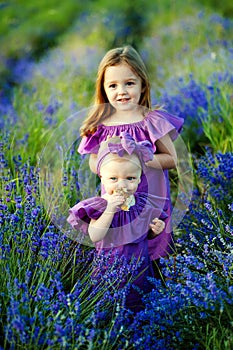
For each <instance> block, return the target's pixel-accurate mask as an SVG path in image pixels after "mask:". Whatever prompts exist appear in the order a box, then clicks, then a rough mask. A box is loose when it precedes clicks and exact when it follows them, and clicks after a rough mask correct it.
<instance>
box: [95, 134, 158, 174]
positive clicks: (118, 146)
mask: <svg viewBox="0 0 233 350" xmlns="http://www.w3.org/2000/svg"><path fill="white" fill-rule="evenodd" d="M109 153H113V154H117V155H118V156H119V157H123V156H124V154H125V153H127V154H129V155H131V154H133V153H134V154H136V155H137V156H138V158H139V160H140V162H141V164H142V167H143V166H144V163H145V162H148V161H149V160H152V159H153V155H154V153H153V149H152V144H151V143H150V142H149V141H140V142H136V141H135V140H134V138H133V137H132V136H131V135H130V134H128V133H126V132H122V133H121V134H120V143H111V142H109V143H108V146H107V149H106V150H104V151H103V152H102V153H101V154H100V155H99V157H98V160H97V173H98V174H99V173H100V166H101V164H102V162H103V160H104V158H105V157H106V156H107V155H108V154H109Z"/></svg>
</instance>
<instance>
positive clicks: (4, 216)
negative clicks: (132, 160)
mask: <svg viewBox="0 0 233 350" xmlns="http://www.w3.org/2000/svg"><path fill="white" fill-rule="evenodd" d="M68 3H70V4H71V3H73V2H72V1H70V2H69V1H68ZM104 3H105V2H104V1H101V2H100V3H99V4H98V3H93V4H92V2H91V1H87V3H86V7H85V6H84V5H83V7H82V6H80V7H77V8H74V9H73V11H68V9H67V13H66V16H68V13H69V15H70V16H71V14H72V13H73V12H74V11H76V13H77V15H76V16H73V15H72V24H71V25H70V26H69V27H68V25H67V22H66V23H65V21H64V28H63V29H62V30H61V31H58V32H57V37H56V40H55V39H54V40H53V42H52V43H51V45H49V44H48V47H45V48H44V50H43V52H41V53H40V55H38V53H37V54H35V52H36V50H35V49H34V48H33V45H32V42H33V43H34V41H33V40H32V37H31V36H30V35H32V34H31V33H33V30H32V27H30V28H29V30H28V32H27V31H26V32H25V33H24V32H20V31H19V33H18V37H17V36H16V37H15V35H16V32H14V33H13V34H12V36H11V35H10V32H9V35H8V36H7V37H6V40H5V42H4V41H3V43H4V50H3V51H2V52H1V53H0V64H1V70H0V72H2V77H3V78H1V88H0V89H1V90H0V126H1V134H0V175H1V184H0V193H1V197H0V198H1V199H0V201H1V202H0V227H1V228H0V261H1V285H0V296H1V299H0V310H1V323H0V331H1V334H0V349H7V350H8V349H10V350H11V349H25V350H34V349H46V350H47V349H52V350H58V349H62V350H63V349H67V350H69V349H72V350H73V349H75V350H76V349H82V350H91V349H93V350H100V349H101V350H105V349H107V350H111V349H112V350H113V349H119V350H120V349H121V350H123V349H137V350H143V349H154V350H178V349H179V350H182V349H184V350H189V349H190V350H191V349H192V350H197V349H198V350H199V349H201V350H231V349H233V335H232V334H233V222H232V212H233V127H232V126H233V18H232V17H233V16H231V15H230V14H229V15H228V16H227V15H226V13H224V12H223V11H222V12H221V8H213V7H204V5H203V4H201V2H200V3H199V2H197V1H193V0H189V1H187V3H186V4H183V2H181V1H180V0H179V1H177V5H176V6H175V5H174V4H173V3H172V2H170V1H168V0H166V1H164V2H162V3H161V4H160V2H159V1H158V3H157V4H156V3H151V2H150V4H149V3H148V6H147V8H144V7H143V6H142V3H141V1H139V0H136V1H135V3H134V8H132V5H129V4H128V3H127V2H126V3H125V4H122V2H120V1H117V0H114V1H113V2H112V3H111V6H110V4H107V3H106V4H105V5H106V6H105V7H104V6H103V4H104ZM205 3H207V2H205ZM226 3H227V2H226ZM119 4H120V5H121V6H119ZM172 4H173V6H172ZM84 7H85V8H84ZM6 9H7V7H6ZM3 10H4V8H3V7H2V11H3ZM54 11H55V10H54ZM55 12H56V11H55ZM57 13H59V14H60V12H59V11H57ZM133 15H134V16H133ZM60 16H61V15H60ZM64 18H65V12H64ZM67 18H68V17H67ZM59 21H61V20H60V19H59ZM69 21H70V23H71V17H69ZM39 22H40V21H39ZM41 23H42V21H41ZM135 23H139V24H138V26H133V24H134V25H135ZM35 25H37V26H39V24H35ZM30 26H33V22H32V23H30ZM34 30H35V28H34ZM28 33H30V35H29V34H28ZM13 35H14V40H15V41H14V40H13V39H12V38H13ZM27 35H28V36H27ZM46 35H47V37H48V34H46ZM19 38H21V39H19ZM22 38H24V39H25V40H23V39H22ZM11 39H12V40H11ZM125 42H128V43H130V44H133V45H135V46H136V47H137V49H138V51H139V52H140V54H141V55H142V57H143V59H144V60H145V63H146V65H147V67H148V71H149V75H150V79H151V86H152V101H153V104H154V105H156V104H160V105H163V106H164V108H165V109H166V110H168V111H169V112H171V113H173V114H175V115H178V116H181V117H182V118H184V119H185V123H184V128H183V131H182V134H181V139H180V140H178V144H177V150H178V157H180V159H179V167H178V169H177V170H174V171H172V172H171V175H170V177H171V190H172V199H173V203H174V208H175V210H174V219H176V218H178V219H177V222H176V225H175V230H174V235H175V239H176V252H175V253H174V254H173V255H171V256H170V257H169V258H167V259H162V260H161V264H162V272H163V276H164V281H161V280H160V279H153V280H151V283H152V285H153V290H152V292H150V293H148V294H144V295H143V303H144V306H145V308H144V310H143V311H140V312H139V313H137V314H136V315H132V313H131V311H130V310H127V309H126V307H125V298H126V295H127V293H128V291H129V287H130V283H131V282H130V281H129V282H128V285H126V287H125V288H124V289H122V288H121V289H120V288H117V285H118V284H119V283H120V280H121V278H123V277H124V276H126V275H127V274H128V273H129V271H132V281H133V278H134V277H135V276H136V275H137V264H136V263H134V262H133V261H132V263H131V265H130V266H129V265H128V264H126V263H125V261H124V259H123V258H122V259H116V261H115V263H114V265H112V266H111V268H109V270H107V271H106V270H104V267H105V265H106V264H107V263H108V261H107V260H108V259H107V258H106V256H102V257H101V256H100V257H98V258H97V257H96V256H95V253H94V249H93V247H91V246H90V245H88V244H85V242H84V244H81V243H80V242H79V241H77V240H75V239H73V238H71V236H70V235H69V234H68V231H67V226H66V224H65V223H64V222H65V218H66V214H67V212H66V209H67V208H68V207H69V206H71V205H74V204H75V203H76V202H77V201H78V200H80V199H82V198H83V197H85V196H88V195H89V192H90V190H91V189H90V184H91V183H92V184H93V178H92V177H91V178H90V174H89V170H88V166H87V162H86V160H85V159H83V157H81V156H79V155H78V153H77V152H76V149H77V145H78V142H79V141H80V138H79V132H78V127H79V126H80V123H81V122H82V120H83V118H84V117H85V113H86V111H87V110H88V108H89V107H90V106H91V103H92V96H93V92H94V83H95V75H96V71H97V66H98V63H99V61H100V59H101V58H102V56H103V54H104V53H105V52H106V50H108V49H109V48H110V47H112V46H114V45H118V44H119V45H121V44H122V43H125ZM37 45H38V43H37ZM15 47H16V49H15ZM28 48H30V49H28ZM14 50H15V51H14ZM30 50H34V51H33V53H34V54H33V55H29V54H28V52H29V51H30ZM41 50H42V49H41ZM16 52H17V55H16ZM19 52H20V54H19ZM10 55H12V56H10ZM12 57H13V58H12ZM179 145H181V152H180V153H179V150H180V148H179V147H180V146H179ZM80 169H82V171H81V172H80ZM45 170H46V171H47V173H46V172H45ZM49 171H51V174H52V176H51V178H50V177H49V176H47V175H48V174H49ZM51 174H50V175H51ZM95 181H96V180H95V179H94V185H95ZM94 187H95V186H94ZM181 202H182V203H181ZM180 203H181V204H180ZM93 262H94V264H96V266H97V265H98V271H99V274H100V275H101V274H102V278H101V283H99V278H98V276H96V280H95V279H93V276H92V269H93ZM101 269H103V271H104V272H103V271H102V270H101Z"/></svg>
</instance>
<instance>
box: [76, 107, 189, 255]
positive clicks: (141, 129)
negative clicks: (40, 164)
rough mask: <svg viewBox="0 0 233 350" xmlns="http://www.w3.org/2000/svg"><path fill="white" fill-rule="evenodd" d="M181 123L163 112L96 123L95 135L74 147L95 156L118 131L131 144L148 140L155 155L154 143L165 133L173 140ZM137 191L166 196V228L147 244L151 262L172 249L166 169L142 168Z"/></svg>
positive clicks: (170, 209) (170, 210)
mask: <svg viewBox="0 0 233 350" xmlns="http://www.w3.org/2000/svg"><path fill="white" fill-rule="evenodd" d="M183 122H184V120H183V119H182V118H178V117H176V116H173V115H171V114H169V113H167V112H165V111H163V110H154V111H150V112H149V113H148V114H147V115H146V116H145V118H144V119H143V120H142V121H139V122H135V123H131V124H121V125H113V126H107V125H104V124H100V125H98V127H97V130H96V131H95V133H93V134H92V135H89V136H84V137H83V138H82V140H81V143H80V145H79V148H78V152H79V153H80V154H91V153H94V154H97V153H98V149H99V145H100V143H101V142H102V141H105V140H106V139H107V137H108V136H110V137H112V136H119V135H120V134H121V133H122V132H127V133H128V134H130V135H131V136H132V137H133V138H134V139H135V141H137V142H139V141H145V140H148V141H150V142H151V143H152V144H153V148H154V152H155V153H156V146H155V142H156V141H157V140H159V139H160V138H162V137H163V136H165V135H167V134H169V135H170V137H171V139H172V140H175V139H176V138H177V136H178V134H179V132H180V131H181V128H182V125H183ZM138 192H144V193H149V194H152V195H155V196H159V197H167V200H166V202H165V205H164V208H163V210H164V211H165V212H166V214H167V219H166V220H165V222H166V227H165V229H164V231H163V232H162V233H161V234H160V235H159V236H158V237H156V239H153V240H150V241H149V255H150V258H151V260H156V259H159V258H160V257H162V256H166V255H167V254H168V253H171V252H172V250H173V237H172V226H171V212H172V207H171V199H170V186H169V178H168V171H167V170H162V169H161V170H160V169H154V168H152V167H146V169H145V170H144V175H142V180H141V183H140V184H139V186H138Z"/></svg>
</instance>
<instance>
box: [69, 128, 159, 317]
mask: <svg viewBox="0 0 233 350" xmlns="http://www.w3.org/2000/svg"><path fill="white" fill-rule="evenodd" d="M152 159H153V150H152V147H151V144H150V143H149V142H147V141H144V142H140V143H136V142H135V141H134V140H133V138H132V137H131V136H130V135H129V134H127V133H122V134H121V136H120V137H114V138H110V139H108V140H107V141H106V142H103V143H102V144H101V146H100V150H99V152H98V155H97V172H98V174H99V176H100V179H101V183H102V185H103V187H104V189H105V194H104V195H102V197H92V198H89V199H86V200H83V201H81V202H79V203H78V204H76V205H75V206H74V207H73V208H71V209H70V211H69V212H70V215H69V217H68V222H69V223H70V224H71V225H72V227H73V228H75V229H77V230H79V231H81V232H82V233H84V234H88V235H89V236H90V238H91V240H92V242H94V243H95V247H96V250H97V253H99V254H102V253H104V254H107V255H108V256H109V254H110V255H111V258H110V261H109V262H110V264H111V262H113V260H114V259H115V257H116V256H124V257H125V258H126V259H127V261H128V262H130V261H132V258H133V257H134V258H136V261H138V262H139V261H140V266H139V270H138V271H137V272H138V277H137V278H136V280H135V281H134V285H136V286H137V287H139V288H140V289H142V290H143V291H148V290H149V289H148V288H149V282H148V280H147V277H148V276H151V277H152V276H153V269H152V266H151V261H150V259H149V254H148V238H151V237H155V238H153V239H157V238H158V237H159V236H158V235H159V233H160V232H161V231H162V230H163V229H164V226H165V224H164V222H163V221H162V220H159V219H158V217H161V218H165V217H166V214H165V213H164V212H163V211H162V209H161V208H162V207H163V206H164V200H165V199H163V198H159V197H156V196H150V195H148V194H145V193H142V192H136V191H137V188H138V185H139V183H140V181H141V174H142V168H143V167H144V163H145V162H147V161H149V160H152ZM122 285H124V282H122V283H121V286H122ZM139 303H140V296H139V293H138V292H137V291H136V290H135V289H132V290H131V292H130V294H129V296H128V299H127V300H126V305H127V306H128V307H130V308H131V309H134V310H137V311H138V306H139ZM135 308H136V309H135Z"/></svg>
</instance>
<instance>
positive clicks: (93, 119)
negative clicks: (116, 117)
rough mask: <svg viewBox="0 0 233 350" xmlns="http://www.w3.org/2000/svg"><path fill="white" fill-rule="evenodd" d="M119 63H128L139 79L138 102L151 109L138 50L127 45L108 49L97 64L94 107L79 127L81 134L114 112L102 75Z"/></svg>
mask: <svg viewBox="0 0 233 350" xmlns="http://www.w3.org/2000/svg"><path fill="white" fill-rule="evenodd" d="M121 63H126V64H128V66H129V67H130V68H131V69H132V71H133V72H134V73H135V74H136V75H137V76H138V77H139V78H140V79H141V82H142V94H141V99H140V101H139V104H140V105H141V106H144V107H146V108H148V109H151V96H150V82H149V77H148V73H147V70H146V66H145V64H144V62H143V60H142V58H141V57H140V55H139V54H138V52H137V51H136V50H135V49H134V48H133V47H132V46H129V45H127V46H123V47H118V48H115V49H112V50H109V51H108V52H107V53H106V55H105V56H104V57H103V59H102V61H101V62H100V64H99V68H98V73H97V79H96V88H95V97H94V107H93V108H92V109H91V111H90V113H89V115H88V117H87V118H86V120H85V121H84V122H83V124H82V126H81V128H80V135H81V136H84V135H88V134H91V133H94V132H95V131H96V128H97V126H98V124H99V123H100V121H102V120H103V119H105V118H107V117H109V116H110V115H111V114H112V113H113V112H114V110H115V109H114V108H113V107H112V106H111V105H110V103H109V101H108V98H107V96H106V93H105V90H104V75H105V71H106V69H107V68H108V67H111V66H116V65H118V64H121Z"/></svg>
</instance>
